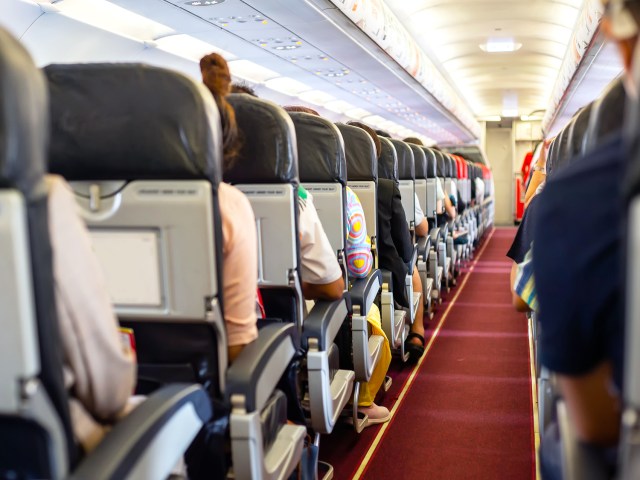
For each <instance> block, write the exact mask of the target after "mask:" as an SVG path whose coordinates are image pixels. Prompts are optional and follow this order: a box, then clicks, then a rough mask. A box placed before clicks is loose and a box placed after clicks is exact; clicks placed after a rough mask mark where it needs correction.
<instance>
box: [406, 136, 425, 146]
mask: <svg viewBox="0 0 640 480" xmlns="http://www.w3.org/2000/svg"><path fill="white" fill-rule="evenodd" d="M403 142H406V143H413V144H414V145H420V146H421V147H424V143H422V140H420V139H419V138H416V137H407V138H405V139H404V140H403Z"/></svg>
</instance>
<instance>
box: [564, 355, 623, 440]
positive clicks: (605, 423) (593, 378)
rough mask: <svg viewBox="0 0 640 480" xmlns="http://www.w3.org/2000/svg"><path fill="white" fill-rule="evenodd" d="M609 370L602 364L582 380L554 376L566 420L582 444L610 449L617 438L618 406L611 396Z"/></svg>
mask: <svg viewBox="0 0 640 480" xmlns="http://www.w3.org/2000/svg"><path fill="white" fill-rule="evenodd" d="M611 372H612V369H611V364H610V363H609V362H603V363H601V364H600V365H598V366H597V367H596V368H594V369H593V370H592V371H591V372H589V373H587V374H585V375H581V376H568V375H556V376H557V380H558V385H559V387H560V390H561V392H562V396H563V398H564V400H565V402H566V404H567V411H568V412H569V417H570V418H571V420H572V423H573V425H574V427H575V430H576V434H577V436H578V438H579V439H580V440H582V441H583V442H587V443H591V444H595V445H601V446H613V445H615V444H616V443H617V442H618V437H619V434H620V403H619V398H618V396H617V395H616V394H615V393H613V389H612V387H611V384H612V373H611Z"/></svg>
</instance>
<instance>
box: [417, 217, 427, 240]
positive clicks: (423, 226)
mask: <svg viewBox="0 0 640 480" xmlns="http://www.w3.org/2000/svg"><path fill="white" fill-rule="evenodd" d="M416 235H417V236H418V237H426V236H428V235H429V222H428V221H427V219H426V218H424V219H423V220H422V222H420V225H416Z"/></svg>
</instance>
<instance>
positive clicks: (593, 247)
mask: <svg viewBox="0 0 640 480" xmlns="http://www.w3.org/2000/svg"><path fill="white" fill-rule="evenodd" d="M604 3H605V14H604V17H603V21H602V28H603V30H604V32H605V33H606V34H607V35H608V36H610V37H613V38H614V40H615V41H616V43H617V45H618V47H619V49H620V51H621V54H622V58H623V64H624V66H625V70H626V72H627V75H629V74H630V72H631V71H632V60H633V54H634V50H635V46H636V42H637V39H638V35H637V30H638V25H640V21H639V20H640V0H631V1H627V2H613V1H611V2H604ZM614 13H615V18H614V16H613V14H614ZM621 17H622V19H623V20H624V22H622V23H623V24H624V23H626V25H625V26H626V28H625V29H621V28H620V20H621ZM630 27H632V28H630ZM628 80H629V82H627V84H625V86H626V85H633V83H632V82H633V80H632V79H631V77H629V78H628ZM627 94H628V95H629V96H633V97H636V96H637V95H636V92H635V91H634V89H627ZM627 158H628V155H627V154H626V152H625V149H624V148H623V141H622V136H621V135H620V134H617V135H613V136H612V137H609V140H607V141H605V142H604V143H603V144H602V145H600V146H598V147H597V148H595V149H594V150H593V151H591V152H590V153H588V154H587V155H585V156H584V157H582V158H581V159H580V161H578V162H572V163H570V164H569V165H567V166H566V167H565V168H564V169H563V170H561V171H559V172H558V173H557V174H556V175H555V177H554V178H552V179H549V180H548V181H547V185H546V187H545V189H544V191H543V192H542V193H541V194H540V195H539V197H540V200H539V201H540V203H541V204H540V212H539V213H540V218H544V229H543V228H542V222H539V223H538V225H536V228H535V232H534V250H533V254H534V257H533V262H534V272H535V276H536V280H537V291H538V301H539V303H540V322H541V324H542V337H541V340H540V341H541V355H542V356H541V360H542V363H543V365H545V366H546V367H547V368H549V369H550V370H551V371H554V372H556V374H557V379H558V386H559V388H560V390H561V393H562V396H563V398H564V400H565V402H566V405H567V411H568V414H569V417H570V418H571V420H572V423H573V426H574V428H575V432H576V434H577V436H578V438H579V439H580V440H582V441H583V442H586V443H591V444H595V445H598V446H601V447H611V446H615V445H616V444H617V442H618V437H619V430H620V391H621V388H622V379H623V376H622V369H623V362H624V359H623V357H624V352H623V347H624V344H623V342H624V306H623V300H622V292H623V288H624V283H623V282H624V274H623V272H622V268H623V258H624V256H623V248H624V239H623V228H624V227H623V222H624V215H625V211H624V209H623V208H621V206H622V205H623V200H622V187H623V183H624V172H625V167H626V160H627ZM530 208H531V206H530V207H529V209H530ZM552 446H553V439H550V438H547V435H545V439H544V440H543V442H542V447H543V450H542V452H541V453H542V460H543V461H542V464H543V469H545V472H546V473H547V476H548V477H549V478H552V476H553V475H554V473H557V472H558V471H559V470H560V468H559V466H560V465H559V463H560V462H559V455H558V450H557V449H553V448H552Z"/></svg>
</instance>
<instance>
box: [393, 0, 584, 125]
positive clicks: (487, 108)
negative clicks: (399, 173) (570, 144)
mask: <svg viewBox="0 0 640 480" xmlns="http://www.w3.org/2000/svg"><path fill="white" fill-rule="evenodd" d="M385 3H386V4H387V5H388V6H389V7H390V8H391V10H392V11H393V12H394V13H395V14H396V15H397V16H398V17H399V19H400V20H401V21H402V23H403V24H404V26H405V27H406V28H407V30H409V32H410V33H411V34H412V36H413V37H414V39H415V40H416V41H417V42H418V44H419V45H420V46H421V47H422V48H423V49H424V50H425V52H426V53H427V54H428V55H429V56H430V57H431V59H432V60H433V61H434V63H435V64H436V65H437V66H439V67H441V70H442V72H443V74H444V75H445V77H448V78H449V79H450V80H451V81H452V83H453V84H454V85H455V87H456V88H457V90H458V92H459V94H460V95H461V96H462V97H463V98H464V99H465V100H466V101H467V103H468V104H469V106H470V108H471V109H472V110H473V112H474V113H475V114H476V115H477V116H479V117H482V116H489V115H502V114H503V110H504V109H505V108H516V109H517V113H518V115H528V114H530V113H531V112H533V111H535V110H540V109H545V108H546V107H547V103H548V100H549V97H550V95H551V91H552V89H553V86H554V83H555V80H556V78H557V76H558V70H559V69H560V66H561V64H562V60H563V58H564V55H565V53H566V51H567V46H568V45H569V43H570V39H571V35H572V32H573V29H574V26H575V23H576V20H577V17H578V14H579V11H580V8H581V6H582V4H583V3H584V2H583V0H493V1H478V0H385ZM495 37H500V38H513V39H514V41H515V42H516V43H521V44H522V47H521V48H520V49H519V50H518V51H516V52H509V53H487V52H484V51H483V50H482V49H481V48H480V45H481V44H486V42H487V41H488V40H489V39H490V38H495Z"/></svg>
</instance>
